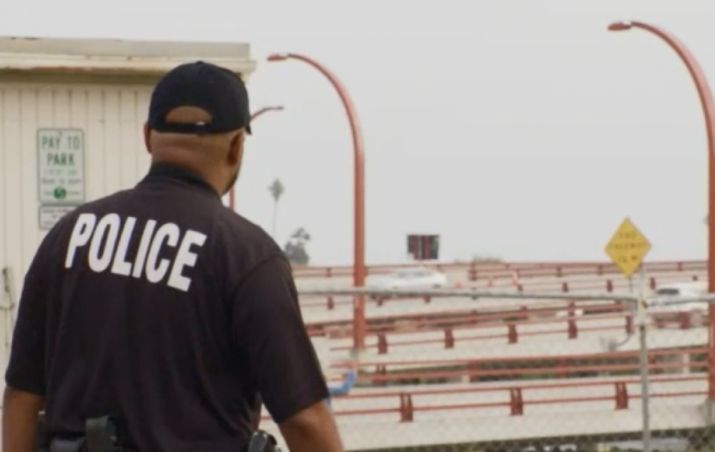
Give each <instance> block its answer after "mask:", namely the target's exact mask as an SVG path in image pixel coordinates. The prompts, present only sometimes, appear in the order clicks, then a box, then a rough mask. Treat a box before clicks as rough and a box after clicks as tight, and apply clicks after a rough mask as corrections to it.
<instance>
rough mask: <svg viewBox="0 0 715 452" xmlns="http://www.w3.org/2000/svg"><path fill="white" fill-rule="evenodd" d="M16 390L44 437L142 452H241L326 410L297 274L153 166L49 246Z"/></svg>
mask: <svg viewBox="0 0 715 452" xmlns="http://www.w3.org/2000/svg"><path fill="white" fill-rule="evenodd" d="M6 382H7V385H8V386H11V387H14V388H16V389H20V390H24V391H27V392H31V393H34V394H38V395H42V396H44V397H45V400H46V418H47V426H48V430H49V431H50V432H51V433H54V434H57V435H67V434H75V433H77V434H79V433H82V431H83V428H84V421H85V419H87V418H89V417H95V416H101V415H106V414H111V415H114V416H117V417H119V418H121V419H122V421H123V422H125V423H126V426H127V429H128V434H129V436H130V440H131V442H132V443H133V444H134V445H135V446H136V447H137V448H138V449H139V450H141V451H152V452H161V451H166V452H183V451H212V452H220V451H227V452H228V451H232V452H233V451H236V450H239V449H240V448H241V447H243V446H245V444H246V443H247V441H248V439H249V437H250V435H251V433H252V431H253V430H254V429H255V427H256V425H257V424H258V419H259V414H260V413H259V411H260V406H261V401H263V402H264V403H265V405H266V407H267V408H268V410H269V411H270V413H271V415H272V416H273V418H274V419H275V420H276V421H277V422H279V423H280V422H282V421H283V420H285V419H287V418H289V417H291V416H292V415H294V414H296V413H298V412H299V411H300V410H302V409H304V408H306V407H308V406H310V405H312V404H314V403H316V402H319V401H320V400H322V399H325V398H327V396H328V393H327V388H326V385H325V381H324V378H323V376H322V372H321V369H320V365H319V363H318V360H317V358H316V355H315V351H314V350H313V347H312V345H311V342H310V340H309V338H308V336H307V334H306V331H305V328H304V325H303V321H302V318H301V313H300V309H299V306H298V302H297V293H296V288H295V285H294V282H293V279H292V276H291V271H290V267H289V264H288V262H287V261H286V259H285V258H284V256H283V253H282V252H281V250H280V248H279V247H278V246H277V245H276V244H275V242H274V241H273V240H272V239H271V238H270V237H269V236H268V235H267V234H266V233H265V232H264V231H263V230H261V229H260V228H259V227H257V226H256V225H254V224H252V223H250V222H249V221H247V220H245V219H244V218H242V217H241V216H239V215H237V214H236V213H234V212H232V211H230V210H229V209H227V208H225V207H224V206H223V204H222V203H221V199H220V197H219V196H218V194H217V193H216V192H215V191H214V190H213V189H212V188H211V187H209V186H208V185H207V184H206V183H205V182H204V181H203V180H201V179H200V178H199V177H197V176H196V175H194V174H192V173H191V172H188V171H185V170H183V169H180V168H178V167H173V166H168V165H154V166H153V167H152V169H151V171H150V172H149V174H148V176H147V177H146V178H145V179H144V180H143V181H142V182H140V183H139V184H138V185H137V186H136V187H135V188H133V189H130V190H126V191H122V192H118V193H116V194H114V195H112V196H109V197H106V198H103V199H100V200H98V201H94V202H90V203H88V204H85V205H83V206H81V207H79V208H78V209H77V210H75V211H74V212H72V213H71V214H69V215H67V216H66V217H65V218H63V219H62V220H61V221H60V222H59V223H58V224H57V225H56V226H55V227H54V228H53V229H52V230H51V231H50V232H49V233H48V235H47V236H46V238H45V239H44V241H43V242H42V244H41V246H40V248H39V250H38V251H37V254H36V256H35V259H34V260H33V263H32V265H31V267H30V269H29V271H28V273H27V276H26V279H25V284H24V288H23V293H22V297H21V300H20V305H19V312H18V319H17V325H16V328H15V332H14V339H13V344H12V352H11V358H10V363H9V367H8V369H7V374H6Z"/></svg>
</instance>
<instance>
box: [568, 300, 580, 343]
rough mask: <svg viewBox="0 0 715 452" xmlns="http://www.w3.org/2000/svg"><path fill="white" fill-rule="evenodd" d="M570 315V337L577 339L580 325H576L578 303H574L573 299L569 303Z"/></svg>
mask: <svg viewBox="0 0 715 452" xmlns="http://www.w3.org/2000/svg"><path fill="white" fill-rule="evenodd" d="M568 315H569V321H568V333H569V339H576V338H578V326H577V325H576V303H574V302H573V301H572V302H570V303H569V310H568Z"/></svg>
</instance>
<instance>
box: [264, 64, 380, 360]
mask: <svg viewBox="0 0 715 452" xmlns="http://www.w3.org/2000/svg"><path fill="white" fill-rule="evenodd" d="M267 59H268V61H271V62H278V61H286V60H291V59H292V60H298V61H302V62H304V63H306V64H308V65H310V66H312V67H313V68H315V69H317V70H318V71H319V72H320V73H321V74H323V76H325V78H327V79H328V81H329V82H330V84H331V85H333V88H335V90H336V91H337V93H338V96H340V100H341V101H342V103H343V107H344V108H345V113H346V114H347V116H348V121H349V123H350V132H351V134H352V141H353V153H354V204H355V218H354V221H355V224H354V243H353V245H354V250H353V286H355V287H362V286H364V285H365V276H366V270H365V152H364V149H363V140H362V132H361V130H360V123H359V121H358V116H357V111H356V110H355V107H354V105H353V102H352V99H351V98H350V96H349V95H348V92H347V90H346V89H345V86H344V85H343V84H342V82H341V81H340V80H339V79H338V78H337V77H336V76H335V74H333V73H332V72H331V71H329V70H328V69H327V68H326V67H325V66H323V65H322V64H320V63H318V62H317V61H315V60H313V59H312V58H309V57H306V56H303V55H298V54H295V53H274V54H271V55H269V56H268V58H267ZM353 311H354V312H353V345H354V348H355V349H356V350H360V349H363V348H364V347H365V331H366V320H365V298H364V296H362V295H358V296H356V297H355V303H354V306H353Z"/></svg>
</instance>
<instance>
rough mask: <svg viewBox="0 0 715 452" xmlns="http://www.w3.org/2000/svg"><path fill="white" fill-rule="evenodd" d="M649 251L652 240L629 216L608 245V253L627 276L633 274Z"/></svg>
mask: <svg viewBox="0 0 715 452" xmlns="http://www.w3.org/2000/svg"><path fill="white" fill-rule="evenodd" d="M648 251H650V242H648V239H647V238H645V236H644V235H643V234H641V232H640V231H639V230H638V228H636V226H635V225H634V224H633V223H632V222H631V220H630V219H628V218H626V219H625V220H624V221H623V223H621V226H620V227H619V228H618V230H617V231H616V233H615V234H613V237H611V240H610V241H609V242H608V245H606V254H608V256H609V257H610V258H611V261H613V263H614V264H615V265H616V267H618V268H619V269H620V270H621V272H623V274H624V275H626V276H631V275H632V274H633V272H635V271H636V270H637V269H638V267H639V266H640V265H641V262H643V258H644V257H645V255H646V254H648Z"/></svg>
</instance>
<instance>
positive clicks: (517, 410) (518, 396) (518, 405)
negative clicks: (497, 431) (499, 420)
mask: <svg viewBox="0 0 715 452" xmlns="http://www.w3.org/2000/svg"><path fill="white" fill-rule="evenodd" d="M509 395H510V400H509V405H510V407H511V415H512V416H521V415H523V414H524V398H523V397H522V393H521V388H512V389H510V390H509Z"/></svg>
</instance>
